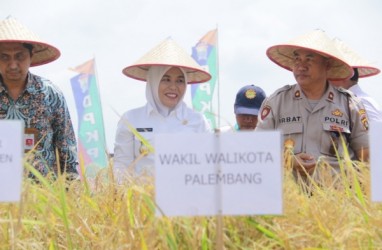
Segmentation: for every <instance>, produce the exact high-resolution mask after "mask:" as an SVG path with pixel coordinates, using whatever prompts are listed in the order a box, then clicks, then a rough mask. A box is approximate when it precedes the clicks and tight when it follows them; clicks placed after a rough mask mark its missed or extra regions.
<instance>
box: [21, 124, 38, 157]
mask: <svg viewBox="0 0 382 250" xmlns="http://www.w3.org/2000/svg"><path fill="white" fill-rule="evenodd" d="M37 135H38V130H37V129H35V128H25V130H24V152H25V153H27V152H28V151H29V150H31V149H33V148H34V146H35V145H36V143H37V142H36V140H37Z"/></svg>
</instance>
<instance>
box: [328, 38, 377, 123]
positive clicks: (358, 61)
mask: <svg viewBox="0 0 382 250" xmlns="http://www.w3.org/2000/svg"><path fill="white" fill-rule="evenodd" d="M333 41H334V42H335V44H336V46H337V49H338V50H339V51H340V52H341V53H342V55H343V56H344V58H345V60H346V62H347V63H348V64H349V65H350V66H352V68H353V70H354V75H353V76H352V77H351V78H350V79H344V80H341V81H330V83H331V84H332V85H334V86H336V87H342V88H345V89H348V90H350V91H351V92H353V93H354V95H356V96H357V97H358V98H359V99H360V100H361V101H362V104H363V105H364V106H365V109H366V112H367V116H368V118H369V120H370V121H378V122H381V121H382V109H381V107H380V106H379V104H378V102H377V101H376V100H374V98H373V97H371V96H370V95H369V94H367V93H366V92H364V91H363V90H362V89H361V87H360V86H359V84H358V79H359V78H363V77H369V76H374V75H377V74H379V73H380V72H381V71H380V70H379V69H378V68H376V67H375V66H373V65H372V64H371V63H369V62H368V61H366V60H365V59H363V58H362V57H360V56H359V55H358V54H357V53H356V52H355V51H353V50H352V49H350V47H349V46H347V45H346V44H345V43H344V42H343V41H341V40H339V39H338V38H335V39H333Z"/></svg>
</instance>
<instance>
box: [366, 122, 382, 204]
mask: <svg viewBox="0 0 382 250" xmlns="http://www.w3.org/2000/svg"><path fill="white" fill-rule="evenodd" d="M381 135H382V122H375V121H374V122H373V121H372V122H370V130H369V140H370V176H371V180H370V181H371V200H372V201H382V140H381Z"/></svg>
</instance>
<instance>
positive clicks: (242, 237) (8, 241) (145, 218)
mask: <svg viewBox="0 0 382 250" xmlns="http://www.w3.org/2000/svg"><path fill="white" fill-rule="evenodd" d="M288 164H290V158H288V157H286V158H285V171H284V184H283V189H284V197H283V199H284V214H283V215H281V216H272V215H268V216H236V217H229V216H214V217H175V218H168V217H166V216H163V217H156V216H155V208H156V204H155V197H154V191H155V190H154V185H153V181H152V179H151V178H149V177H148V178H146V179H140V180H126V182H125V184H123V185H117V184H116V182H115V181H114V178H113V175H112V171H110V169H111V166H110V167H109V168H107V169H104V170H102V171H100V174H99V175H98V176H97V178H96V179H95V180H91V181H90V180H83V181H80V180H75V181H66V178H65V176H59V177H58V178H56V179H55V178H51V177H49V176H47V177H43V176H40V175H39V174H38V173H36V172H33V168H32V167H30V166H27V165H26V166H25V168H26V169H27V170H29V171H32V172H33V173H34V174H35V175H36V180H32V179H28V178H24V182H23V189H22V197H21V201H20V203H0V249H174V250H175V249H205V250H206V249H382V205H381V204H379V203H373V202H371V201H370V188H369V187H370V176H369V167H368V165H367V164H364V163H361V162H351V161H348V162H345V163H344V165H343V168H344V169H345V168H346V169H348V171H346V173H345V171H343V172H342V173H341V175H340V176H338V179H336V180H334V179H333V178H332V177H328V178H327V180H326V181H324V182H321V183H317V182H314V181H311V182H310V184H311V185H309V186H307V185H306V182H303V181H301V180H296V179H295V178H294V176H293V175H292V172H291V170H290V168H289V167H288ZM110 165H112V163H110ZM322 167H323V168H324V167H325V166H322Z"/></svg>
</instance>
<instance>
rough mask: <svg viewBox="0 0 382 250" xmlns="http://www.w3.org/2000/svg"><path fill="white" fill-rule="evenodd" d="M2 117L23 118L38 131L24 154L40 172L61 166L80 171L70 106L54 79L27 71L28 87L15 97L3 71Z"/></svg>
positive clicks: (55, 170)
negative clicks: (29, 148) (33, 144)
mask: <svg viewBox="0 0 382 250" xmlns="http://www.w3.org/2000/svg"><path fill="white" fill-rule="evenodd" d="M0 119H9V120H12V119H19V120H24V122H25V127H29V128H33V129H34V130H35V131H37V138H36V146H35V148H34V149H33V150H31V151H30V152H29V153H28V154H26V155H25V157H26V161H27V162H28V163H30V164H31V165H32V166H34V167H35V168H36V169H37V170H38V171H39V172H40V173H41V174H43V175H46V174H47V173H49V172H51V171H54V173H57V170H58V166H59V167H60V169H61V173H62V172H63V171H66V172H67V173H73V174H76V173H77V142H76V138H75V134H74V130H73V126H72V121H71V119H70V114H69V110H68V107H67V104H66V101H65V98H64V95H63V93H62V92H61V90H60V89H58V88H57V86H55V85H54V84H53V83H52V82H51V81H49V80H47V79H44V78H42V77H40V76H37V75H34V74H32V73H28V76H27V84H26V88H25V90H24V91H23V92H22V94H21V95H20V96H19V97H18V98H17V100H13V99H12V98H11V97H10V96H9V94H8V91H7V89H6V87H5V85H4V83H3V80H2V77H1V75H0ZM56 150H57V152H58V157H59V160H58V161H57V159H56ZM57 162H58V164H59V165H58V164H57Z"/></svg>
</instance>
